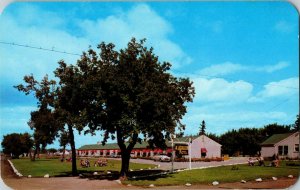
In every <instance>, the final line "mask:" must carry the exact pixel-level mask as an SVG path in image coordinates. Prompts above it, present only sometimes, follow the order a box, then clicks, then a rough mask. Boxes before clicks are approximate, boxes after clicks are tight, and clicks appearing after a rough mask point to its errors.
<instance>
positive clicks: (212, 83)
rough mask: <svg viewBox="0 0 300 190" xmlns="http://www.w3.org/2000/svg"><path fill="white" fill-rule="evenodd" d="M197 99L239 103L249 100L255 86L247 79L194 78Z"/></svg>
mask: <svg viewBox="0 0 300 190" xmlns="http://www.w3.org/2000/svg"><path fill="white" fill-rule="evenodd" d="M192 81H194V86H195V90H196V95H195V101H208V102H224V103H237V102H242V101H245V100H247V99H248V98H249V97H250V95H251V93H252V89H253V86H252V85H251V84H250V83H248V82H245V81H236V82H228V81H226V80H224V79H220V78H214V79H205V78H194V79H192Z"/></svg>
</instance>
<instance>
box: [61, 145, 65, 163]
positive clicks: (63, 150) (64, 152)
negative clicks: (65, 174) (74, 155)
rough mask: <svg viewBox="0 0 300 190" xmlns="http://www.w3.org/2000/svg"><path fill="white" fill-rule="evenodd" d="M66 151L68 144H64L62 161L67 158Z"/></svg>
mask: <svg viewBox="0 0 300 190" xmlns="http://www.w3.org/2000/svg"><path fill="white" fill-rule="evenodd" d="M65 151H66V145H64V146H63V153H62V158H61V159H62V161H64V160H65Z"/></svg>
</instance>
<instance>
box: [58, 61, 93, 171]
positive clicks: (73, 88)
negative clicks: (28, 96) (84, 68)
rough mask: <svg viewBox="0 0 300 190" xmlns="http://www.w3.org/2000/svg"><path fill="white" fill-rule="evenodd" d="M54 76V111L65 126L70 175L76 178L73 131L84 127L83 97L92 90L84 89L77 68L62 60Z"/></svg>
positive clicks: (89, 88) (84, 102) (80, 74)
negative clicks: (55, 92) (55, 84)
mask: <svg viewBox="0 0 300 190" xmlns="http://www.w3.org/2000/svg"><path fill="white" fill-rule="evenodd" d="M54 74H55V76H56V77H57V78H59V85H60V87H59V90H58V91H57V94H56V95H57V97H56V102H55V110H56V111H57V112H58V113H59V114H60V117H59V120H60V121H61V122H62V123H64V124H65V125H66V126H67V131H66V132H67V134H68V137H69V142H68V143H70V146H71V151H72V175H73V176H76V175H78V172H77V165H76V145H75V140H74V129H75V130H76V129H77V130H78V131H79V132H81V131H82V130H83V128H84V126H85V125H86V119H85V116H84V114H82V112H83V109H84V108H85V107H84V106H86V105H87V103H86V97H84V96H85V95H87V94H88V93H89V91H90V90H92V89H91V87H87V88H84V86H83V84H82V83H83V75H82V73H81V72H80V70H79V69H78V67H76V66H73V65H67V64H66V63H65V62H64V61H63V60H62V61H60V62H59V67H58V68H57V69H56V70H55V71H54ZM87 77H90V76H87ZM91 80H92V79H91ZM94 112H97V110H94Z"/></svg>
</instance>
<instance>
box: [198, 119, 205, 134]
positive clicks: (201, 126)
mask: <svg viewBox="0 0 300 190" xmlns="http://www.w3.org/2000/svg"><path fill="white" fill-rule="evenodd" d="M205 129H206V125H205V121H204V120H203V121H202V123H201V124H200V132H199V135H205Z"/></svg>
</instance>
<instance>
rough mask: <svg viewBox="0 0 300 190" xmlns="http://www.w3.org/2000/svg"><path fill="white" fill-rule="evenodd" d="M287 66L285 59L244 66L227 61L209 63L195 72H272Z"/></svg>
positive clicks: (204, 73) (210, 74) (222, 73)
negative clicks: (273, 62)
mask: <svg viewBox="0 0 300 190" xmlns="http://www.w3.org/2000/svg"><path fill="white" fill-rule="evenodd" d="M288 66H289V63H288V62H286V61H280V62H278V63H276V64H273V65H262V66H260V67H257V66H255V67H254V66H245V65H241V64H237V63H232V62H230V61H227V62H225V63H221V64H214V65H211V66H209V67H206V68H204V69H201V70H200V71H198V72H197V73H198V74H200V75H203V76H225V75H230V74H234V73H237V72H241V71H248V72H249V71H252V72H267V73H273V72H275V71H279V70H282V69H284V68H286V67H288Z"/></svg>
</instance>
